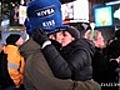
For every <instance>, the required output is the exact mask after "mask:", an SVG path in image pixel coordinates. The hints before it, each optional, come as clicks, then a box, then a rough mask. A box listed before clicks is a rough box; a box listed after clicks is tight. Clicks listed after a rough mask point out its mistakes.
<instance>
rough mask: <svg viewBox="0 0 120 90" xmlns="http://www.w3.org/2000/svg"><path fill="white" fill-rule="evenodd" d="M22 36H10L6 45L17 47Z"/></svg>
mask: <svg viewBox="0 0 120 90" xmlns="http://www.w3.org/2000/svg"><path fill="white" fill-rule="evenodd" d="M20 37H21V36H20V35H18V34H10V35H9V36H8V37H7V39H6V44H12V45H15V43H16V42H17V41H18V40H19V38H20Z"/></svg>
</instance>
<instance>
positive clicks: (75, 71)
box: [42, 39, 94, 81]
mask: <svg viewBox="0 0 120 90" xmlns="http://www.w3.org/2000/svg"><path fill="white" fill-rule="evenodd" d="M87 44H88V43H87V42H86V41H85V40H83V39H81V40H80V39H79V40H76V41H74V42H72V43H70V44H68V45H67V46H65V47H63V48H62V50H60V53H61V54H62V55H61V54H60V53H59V52H58V51H57V50H56V49H55V48H54V46H53V45H49V46H46V47H45V48H44V49H43V50H42V51H43V53H44V55H45V57H46V58H47V59H46V60H47V61H48V63H49V65H50V67H51V69H52V71H53V73H54V74H55V76H56V77H58V78H61V79H66V78H67V79H73V80H79V81H85V80H90V79H92V65H91V59H92V57H93V55H94V52H92V50H91V48H90V47H89V46H88V45H87ZM91 46H92V45H91Z"/></svg>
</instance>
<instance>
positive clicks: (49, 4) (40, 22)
mask: <svg viewBox="0 0 120 90" xmlns="http://www.w3.org/2000/svg"><path fill="white" fill-rule="evenodd" d="M27 16H28V19H29V22H30V24H31V26H32V29H33V30H34V29H37V28H41V29H43V30H44V29H45V30H50V31H51V30H54V29H55V28H56V27H58V26H62V12H61V3H60V1H59V0H32V1H31V2H30V3H29V4H28V6H27Z"/></svg>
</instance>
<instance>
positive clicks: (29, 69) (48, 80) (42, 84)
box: [20, 39, 101, 90]
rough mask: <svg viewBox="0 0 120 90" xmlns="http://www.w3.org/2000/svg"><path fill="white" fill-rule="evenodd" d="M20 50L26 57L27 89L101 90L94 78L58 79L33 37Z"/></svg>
mask: <svg viewBox="0 0 120 90" xmlns="http://www.w3.org/2000/svg"><path fill="white" fill-rule="evenodd" d="M20 51H22V55H24V56H25V58H26V66H25V80H24V84H25V87H26V90H101V88H100V85H99V84H97V83H96V82H95V81H93V80H87V81H84V82H83V81H72V80H71V79H66V80H61V79H57V78H56V77H55V76H54V75H53V73H52V71H51V69H50V68H49V65H48V64H47V62H46V60H45V58H44V56H43V54H42V53H41V50H40V46H39V45H38V44H37V43H35V42H34V41H33V40H32V39H30V40H29V41H27V42H25V43H24V44H23V45H22V46H21V47H20ZM28 51H29V52H28Z"/></svg>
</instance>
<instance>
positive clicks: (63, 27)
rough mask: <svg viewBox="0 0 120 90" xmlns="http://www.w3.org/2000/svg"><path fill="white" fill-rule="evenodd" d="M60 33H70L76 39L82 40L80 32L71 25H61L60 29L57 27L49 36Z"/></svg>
mask: <svg viewBox="0 0 120 90" xmlns="http://www.w3.org/2000/svg"><path fill="white" fill-rule="evenodd" d="M59 31H68V32H69V33H70V34H71V35H72V36H73V37H75V38H76V39H79V38H80V31H79V30H77V29H76V28H75V27H73V26H69V25H61V26H59V27H56V28H55V30H53V31H49V32H48V35H50V34H54V33H56V32H59Z"/></svg>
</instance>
